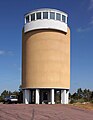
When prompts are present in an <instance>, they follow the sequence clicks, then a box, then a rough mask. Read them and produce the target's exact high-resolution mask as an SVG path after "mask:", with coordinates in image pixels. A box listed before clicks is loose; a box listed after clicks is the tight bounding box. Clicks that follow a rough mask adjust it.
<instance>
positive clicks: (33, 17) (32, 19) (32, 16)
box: [31, 13, 35, 21]
mask: <svg viewBox="0 0 93 120" xmlns="http://www.w3.org/2000/svg"><path fill="white" fill-rule="evenodd" d="M34 20H35V13H33V14H31V21H34Z"/></svg>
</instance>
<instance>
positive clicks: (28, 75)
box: [22, 9, 70, 104]
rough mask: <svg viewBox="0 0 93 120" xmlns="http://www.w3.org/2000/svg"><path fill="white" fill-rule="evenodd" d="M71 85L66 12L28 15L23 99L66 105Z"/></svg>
mask: <svg viewBox="0 0 93 120" xmlns="http://www.w3.org/2000/svg"><path fill="white" fill-rule="evenodd" d="M69 88H70V29H69V28H68V25H67V14H66V13H64V12H62V11H59V10H55V9H38V10H35V11H32V12H30V13H28V14H26V15H25V25H24V29H23V33H22V89H23V102H24V103H26V104H28V103H36V104H39V103H48V104H55V103H62V104H67V103H68V94H69Z"/></svg>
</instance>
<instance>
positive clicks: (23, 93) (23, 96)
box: [23, 90, 25, 103]
mask: <svg viewBox="0 0 93 120" xmlns="http://www.w3.org/2000/svg"><path fill="white" fill-rule="evenodd" d="M23 103H25V90H23Z"/></svg>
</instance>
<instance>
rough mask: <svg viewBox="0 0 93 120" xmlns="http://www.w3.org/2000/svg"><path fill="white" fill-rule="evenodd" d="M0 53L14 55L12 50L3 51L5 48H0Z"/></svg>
mask: <svg viewBox="0 0 93 120" xmlns="http://www.w3.org/2000/svg"><path fill="white" fill-rule="evenodd" d="M0 55H10V56H12V55H14V53H13V52H12V51H5V50H0Z"/></svg>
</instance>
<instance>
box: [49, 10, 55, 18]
mask: <svg viewBox="0 0 93 120" xmlns="http://www.w3.org/2000/svg"><path fill="white" fill-rule="evenodd" d="M50 19H54V20H55V13H54V12H50Z"/></svg>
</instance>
